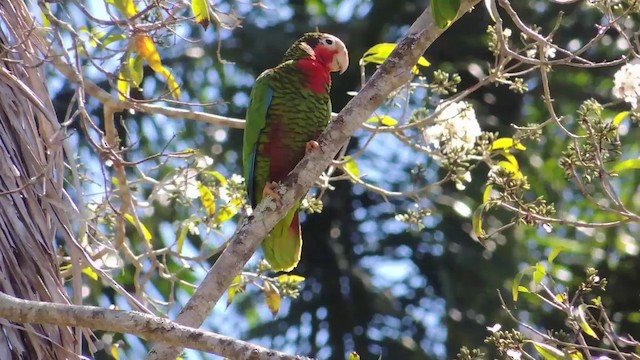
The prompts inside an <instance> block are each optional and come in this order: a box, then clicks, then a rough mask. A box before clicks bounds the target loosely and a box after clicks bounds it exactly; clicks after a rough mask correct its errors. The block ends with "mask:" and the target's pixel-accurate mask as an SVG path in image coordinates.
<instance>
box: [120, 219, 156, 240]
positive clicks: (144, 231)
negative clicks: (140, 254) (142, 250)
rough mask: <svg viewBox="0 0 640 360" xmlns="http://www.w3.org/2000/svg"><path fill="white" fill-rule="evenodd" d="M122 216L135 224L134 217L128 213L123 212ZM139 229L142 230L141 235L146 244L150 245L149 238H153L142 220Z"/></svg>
mask: <svg viewBox="0 0 640 360" xmlns="http://www.w3.org/2000/svg"><path fill="white" fill-rule="evenodd" d="M124 218H125V219H127V221H128V222H129V223H130V224H131V225H133V226H136V219H135V218H134V217H133V216H131V215H130V214H124ZM140 230H142V236H143V237H144V239H145V240H146V241H147V244H149V245H151V240H152V239H153V237H152V236H151V232H149V230H148V229H147V227H146V226H144V224H143V223H142V222H140Z"/></svg>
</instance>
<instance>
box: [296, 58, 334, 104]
mask: <svg viewBox="0 0 640 360" xmlns="http://www.w3.org/2000/svg"><path fill="white" fill-rule="evenodd" d="M313 51H314V54H315V55H314V56H311V57H309V58H307V59H301V60H298V68H299V69H300V71H302V73H304V74H305V77H306V84H305V85H306V88H307V89H309V90H311V91H313V92H314V93H316V94H323V93H326V91H327V89H326V86H327V85H331V75H330V74H329V64H330V63H331V61H333V56H334V55H335V54H336V53H337V51H335V50H329V49H327V48H325V47H323V46H319V47H316V48H315V49H314V50H313Z"/></svg>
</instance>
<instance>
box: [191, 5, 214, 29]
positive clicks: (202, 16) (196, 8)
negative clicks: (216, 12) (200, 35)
mask: <svg viewBox="0 0 640 360" xmlns="http://www.w3.org/2000/svg"><path fill="white" fill-rule="evenodd" d="M191 11H193V16H194V17H195V18H196V22H197V23H198V24H200V25H202V27H203V28H204V29H205V30H206V29H207V27H208V26H209V22H210V21H211V19H210V18H209V5H208V4H207V0H192V1H191Z"/></svg>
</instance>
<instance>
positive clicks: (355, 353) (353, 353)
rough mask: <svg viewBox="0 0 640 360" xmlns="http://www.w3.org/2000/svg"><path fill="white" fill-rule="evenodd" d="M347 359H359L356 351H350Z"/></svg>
mask: <svg viewBox="0 0 640 360" xmlns="http://www.w3.org/2000/svg"><path fill="white" fill-rule="evenodd" d="M349 360H360V355H358V353H357V352H355V351H352V352H350V353H349Z"/></svg>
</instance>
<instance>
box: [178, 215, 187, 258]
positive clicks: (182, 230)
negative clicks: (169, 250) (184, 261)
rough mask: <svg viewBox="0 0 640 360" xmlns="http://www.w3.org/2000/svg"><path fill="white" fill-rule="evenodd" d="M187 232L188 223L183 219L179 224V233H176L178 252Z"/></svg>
mask: <svg viewBox="0 0 640 360" xmlns="http://www.w3.org/2000/svg"><path fill="white" fill-rule="evenodd" d="M187 232H189V224H188V221H185V222H183V223H182V225H181V226H180V233H179V234H178V239H177V240H176V247H177V248H178V254H182V247H183V246H184V241H185V239H186V238H187Z"/></svg>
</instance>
